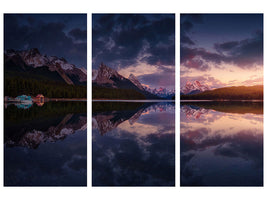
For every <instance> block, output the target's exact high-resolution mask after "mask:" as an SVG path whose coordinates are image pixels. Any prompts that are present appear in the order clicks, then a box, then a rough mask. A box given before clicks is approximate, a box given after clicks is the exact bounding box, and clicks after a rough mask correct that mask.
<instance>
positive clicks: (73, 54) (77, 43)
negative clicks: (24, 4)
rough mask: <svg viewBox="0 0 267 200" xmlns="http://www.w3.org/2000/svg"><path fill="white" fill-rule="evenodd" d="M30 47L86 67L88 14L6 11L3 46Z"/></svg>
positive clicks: (17, 48) (9, 47) (15, 48)
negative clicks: (9, 12) (10, 12)
mask: <svg viewBox="0 0 267 200" xmlns="http://www.w3.org/2000/svg"><path fill="white" fill-rule="evenodd" d="M31 48H37V49H38V50H39V51H40V53H41V54H43V55H44V54H46V55H49V56H57V57H63V58H65V59H66V60H67V61H68V62H69V63H71V64H74V65H76V67H83V68H87V15H86V14H5V15H4V49H5V50H7V49H14V50H28V49H31Z"/></svg>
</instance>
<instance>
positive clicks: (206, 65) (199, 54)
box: [180, 14, 263, 89]
mask: <svg viewBox="0 0 267 200" xmlns="http://www.w3.org/2000/svg"><path fill="white" fill-rule="evenodd" d="M180 67H181V87H183V86H184V85H185V84H186V82H187V81H195V80H198V81H200V82H201V83H202V84H205V85H208V86H209V87H210V88H211V89H214V88H220V87H228V86H242V85H243V86H253V85H262V84H263V17H262V15H261V14H247V15H246V14H225V15H220V14H204V15H197V14H193V15H190V14H188V15H187V14H184V15H183V14H182V15H181V66H180Z"/></svg>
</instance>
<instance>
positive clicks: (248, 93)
mask: <svg viewBox="0 0 267 200" xmlns="http://www.w3.org/2000/svg"><path fill="white" fill-rule="evenodd" d="M181 100H263V85H256V86H235V87H224V88H218V89H214V90H209V91H204V92H201V93H198V94H192V95H181Z"/></svg>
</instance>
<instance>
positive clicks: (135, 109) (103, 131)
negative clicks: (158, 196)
mask: <svg viewBox="0 0 267 200" xmlns="http://www.w3.org/2000/svg"><path fill="white" fill-rule="evenodd" d="M174 114H175V105H174V103H129V102H128V103H126V102H93V116H92V123H93V125H92V127H93V136H92V140H93V146H92V148H93V154H92V157H93V161H92V162H93V163H92V164H93V172H92V178H93V186H174V185H175V135H174V132H175V128H174V127H175V117H174Z"/></svg>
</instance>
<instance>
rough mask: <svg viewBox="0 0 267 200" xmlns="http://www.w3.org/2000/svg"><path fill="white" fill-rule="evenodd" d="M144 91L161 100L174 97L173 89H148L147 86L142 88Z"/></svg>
mask: <svg viewBox="0 0 267 200" xmlns="http://www.w3.org/2000/svg"><path fill="white" fill-rule="evenodd" d="M143 87H144V89H145V90H146V91H148V92H150V93H152V94H154V95H157V96H159V97H162V98H171V97H173V96H174V95H175V90H174V89H167V88H163V87H160V88H154V89H152V88H149V87H147V86H144V85H143Z"/></svg>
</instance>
